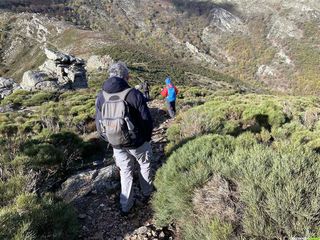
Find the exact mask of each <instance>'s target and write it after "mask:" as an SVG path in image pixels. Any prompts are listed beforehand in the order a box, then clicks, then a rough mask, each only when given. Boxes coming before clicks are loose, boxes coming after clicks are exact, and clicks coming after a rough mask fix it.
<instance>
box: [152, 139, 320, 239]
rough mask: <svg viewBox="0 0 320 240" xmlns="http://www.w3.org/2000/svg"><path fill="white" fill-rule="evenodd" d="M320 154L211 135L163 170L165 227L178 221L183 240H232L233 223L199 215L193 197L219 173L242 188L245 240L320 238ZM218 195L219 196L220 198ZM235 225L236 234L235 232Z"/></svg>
mask: <svg viewBox="0 0 320 240" xmlns="http://www.w3.org/2000/svg"><path fill="white" fill-rule="evenodd" d="M319 160H320V159H319V155H318V154H317V153H315V152H313V151H312V150H311V149H310V148H308V147H304V146H301V145H296V144H290V143H289V142H288V143H286V144H278V145H277V146H274V147H270V146H268V145H265V144H261V143H259V142H258V141H257V140H256V139H255V136H254V134H253V133H244V134H242V135H240V136H239V137H237V138H235V137H231V136H221V135H208V136H203V137H200V138H197V139H195V140H192V141H190V142H188V143H186V144H185V145H183V146H182V147H181V148H179V149H178V150H176V151H175V152H174V153H173V154H172V155H171V156H170V158H169V159H168V161H167V163H166V164H165V165H164V166H163V167H162V168H161V169H160V170H159V171H158V173H157V176H156V180H155V186H156V188H157V192H156V194H155V196H154V199H153V206H154V209H155V211H156V219H157V223H158V224H159V225H164V224H169V223H171V222H173V221H175V222H177V223H178V227H179V228H181V231H182V234H183V239H221V238H219V237H212V238H208V236H217V234H218V233H219V231H220V232H224V234H222V236H223V238H224V239H229V238H230V237H231V236H232V235H233V234H235V227H236V226H234V225H232V223H230V222H228V221H225V220H223V219H219V218H220V217H221V216H219V215H216V216H214V215H213V216H205V215H194V212H195V206H194V205H193V201H192V199H193V196H194V192H195V190H196V189H199V188H202V187H203V186H204V184H205V183H206V182H208V181H209V180H210V179H211V177H212V176H213V175H214V174H220V175H222V176H223V177H224V178H226V179H229V180H230V181H232V182H234V183H236V186H237V189H238V190H237V191H238V192H239V193H240V202H241V205H243V207H242V208H241V211H240V213H239V214H240V215H241V222H240V224H241V228H242V230H241V231H240V233H239V232H238V235H237V237H238V238H242V239H283V238H286V237H289V238H290V237H303V236H317V235H318V234H320V232H319V228H318V224H319V222H320V218H319V214H318V213H319V211H320V207H319V206H320V200H319V199H320V191H319V189H318V185H319V184H320V180H319V179H320V161H319ZM217 194H218V193H217ZM228 225H230V227H231V230H230V228H229V227H227V226H228Z"/></svg>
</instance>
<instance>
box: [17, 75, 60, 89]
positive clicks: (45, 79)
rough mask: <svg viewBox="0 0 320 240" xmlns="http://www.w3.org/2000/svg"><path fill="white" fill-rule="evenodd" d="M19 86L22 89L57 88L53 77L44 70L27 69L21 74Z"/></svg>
mask: <svg viewBox="0 0 320 240" xmlns="http://www.w3.org/2000/svg"><path fill="white" fill-rule="evenodd" d="M21 87H22V88H23V89H24V90H30V91H31V90H55V89H57V88H58V85H57V82H56V81H55V79H52V78H50V77H49V75H48V74H47V73H46V72H42V71H27V72H25V73H24V74H23V77H22V82H21Z"/></svg>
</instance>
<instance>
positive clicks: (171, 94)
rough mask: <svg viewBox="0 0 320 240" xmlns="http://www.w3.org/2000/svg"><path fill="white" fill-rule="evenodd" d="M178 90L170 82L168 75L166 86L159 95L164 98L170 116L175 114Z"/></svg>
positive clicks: (172, 116)
mask: <svg viewBox="0 0 320 240" xmlns="http://www.w3.org/2000/svg"><path fill="white" fill-rule="evenodd" d="M178 92H179V90H178V89H177V88H176V86H174V85H173V83H172V82H171V79H170V77H167V78H166V87H165V88H164V89H163V90H162V91H161V95H162V96H163V97H165V98H166V100H167V105H168V112H169V115H170V117H171V118H174V117H175V115H176V98H177V94H178Z"/></svg>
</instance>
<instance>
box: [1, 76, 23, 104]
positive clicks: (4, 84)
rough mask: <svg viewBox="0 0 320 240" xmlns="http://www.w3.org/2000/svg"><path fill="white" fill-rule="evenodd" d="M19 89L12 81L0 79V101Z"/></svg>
mask: <svg viewBox="0 0 320 240" xmlns="http://www.w3.org/2000/svg"><path fill="white" fill-rule="evenodd" d="M19 88H20V86H19V85H18V84H17V83H16V82H15V81H14V80H13V79H11V78H2V77H0V99H2V98H4V97H6V96H8V95H10V94H11V93H13V91H15V90H17V89H19Z"/></svg>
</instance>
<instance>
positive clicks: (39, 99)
mask: <svg viewBox="0 0 320 240" xmlns="http://www.w3.org/2000/svg"><path fill="white" fill-rule="evenodd" d="M57 95H58V94H57V93H56V92H39V93H35V94H34V95H32V97H31V98H30V99H28V100H26V101H25V102H24V103H23V104H24V105H25V106H39V105H41V104H43V103H46V102H49V101H52V100H54V99H55V98H56V97H57Z"/></svg>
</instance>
